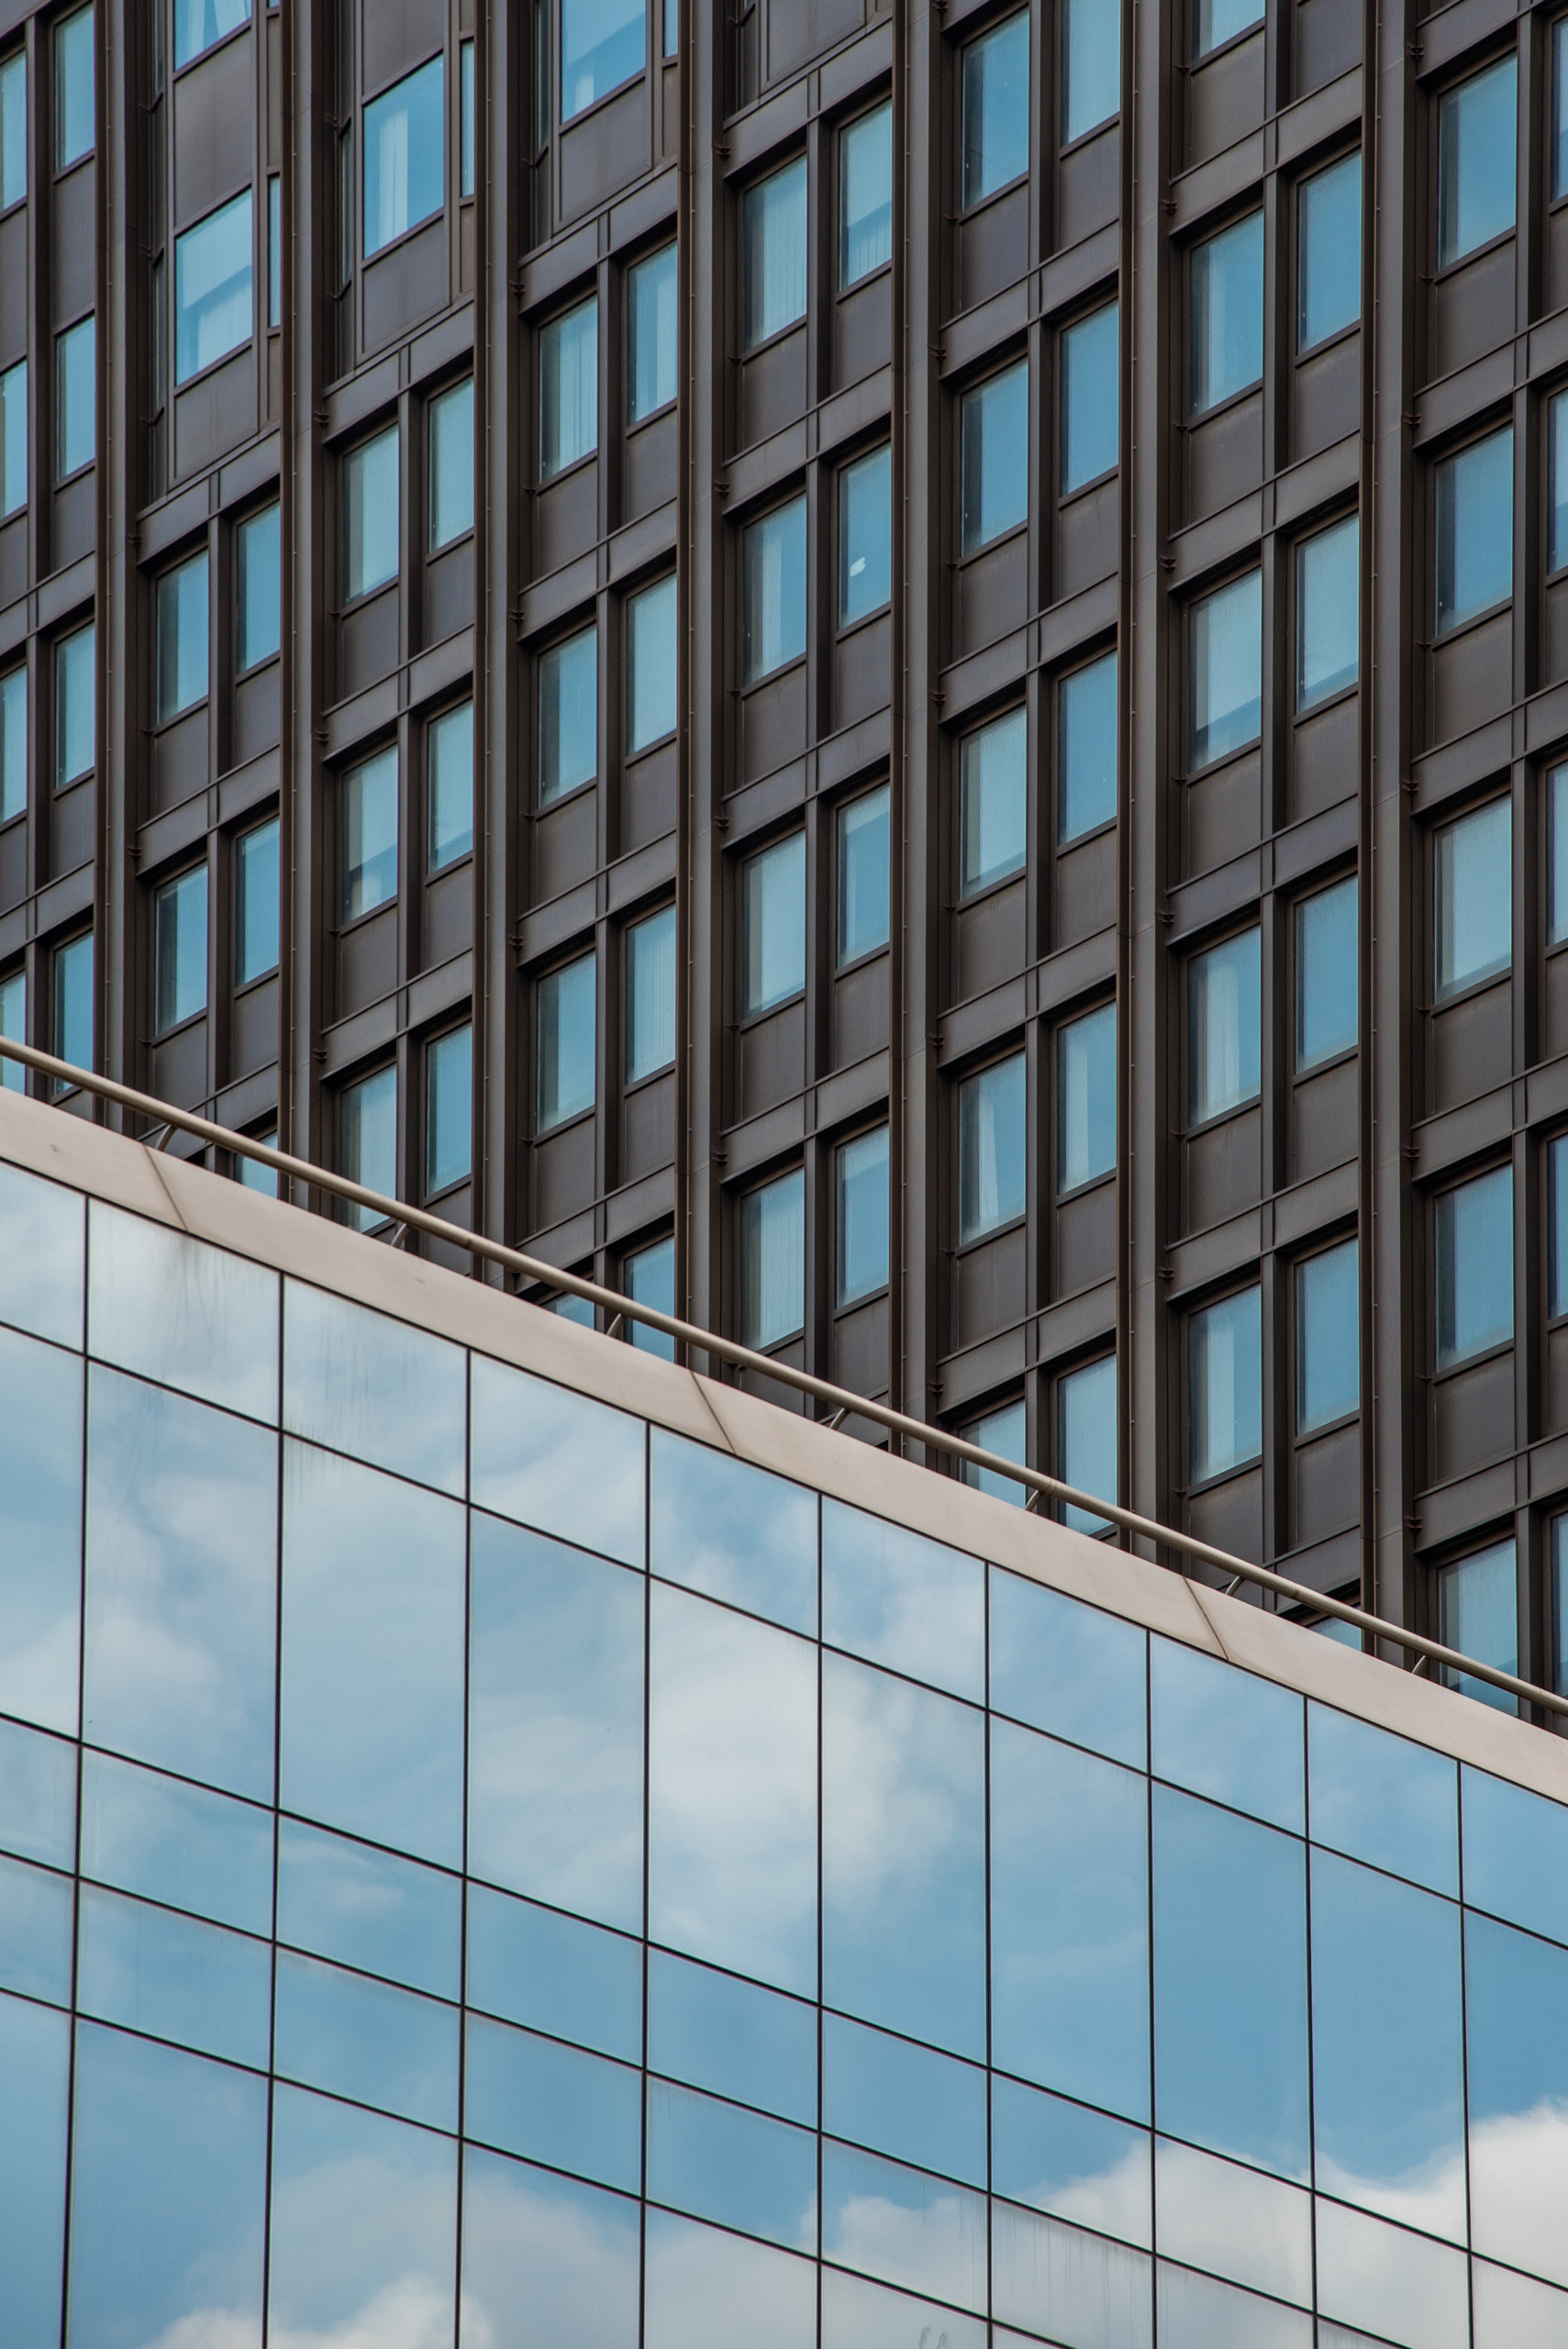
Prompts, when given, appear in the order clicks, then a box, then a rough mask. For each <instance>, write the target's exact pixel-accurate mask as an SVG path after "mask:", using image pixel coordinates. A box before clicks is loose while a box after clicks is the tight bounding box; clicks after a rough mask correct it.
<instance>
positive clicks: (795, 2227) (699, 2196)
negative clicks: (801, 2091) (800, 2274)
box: [648, 2081, 817, 2251]
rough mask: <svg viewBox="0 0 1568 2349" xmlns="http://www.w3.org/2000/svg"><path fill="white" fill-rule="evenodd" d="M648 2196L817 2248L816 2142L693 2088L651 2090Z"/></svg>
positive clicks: (656, 2084) (658, 2085) (798, 2246)
mask: <svg viewBox="0 0 1568 2349" xmlns="http://www.w3.org/2000/svg"><path fill="white" fill-rule="evenodd" d="M648 2192H649V2194H650V2195H651V2197H652V2198H653V2199H655V2200H656V2201H660V2202H671V2203H673V2204H674V2206H675V2208H676V2209H677V2210H687V2211H690V2212H691V2213H692V2215H693V2216H694V2217H695V2218H702V2219H714V2220H717V2221H718V2222H719V2224H720V2225H723V2226H729V2227H740V2228H743V2229H744V2230H745V2232H747V2233H748V2234H755V2235H765V2236H768V2237H769V2238H771V2240H772V2241H773V2242H774V2243H784V2244H786V2245H788V2246H790V2247H791V2248H793V2249H795V2250H797V2251H814V2250H815V2249H816V2240H815V2238H816V2232H817V2228H816V2219H817V2211H816V2202H817V2140H816V2138H815V2137H814V2136H812V2135H811V2134H810V2133H809V2132H807V2131H806V2130H804V2129H792V2128H790V2127H789V2126H788V2125H787V2123H785V2122H784V2121H768V2120H765V2119H764V2118H763V2116H762V2114H761V2113H760V2112H747V2111H745V2110H742V2108H741V2107H740V2105H735V2104H720V2103H719V2102H718V2101H717V2099H716V2098H714V2097H708V2096H698V2095H696V2094H695V2092H694V2091H693V2090H692V2089H691V2088H677V2087H669V2086H667V2085H666V2084H665V2083H664V2082H662V2081H651V2082H650V2084H649V2090H648Z"/></svg>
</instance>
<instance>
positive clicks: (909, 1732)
mask: <svg viewBox="0 0 1568 2349" xmlns="http://www.w3.org/2000/svg"><path fill="white" fill-rule="evenodd" d="M822 1702H823V1722H822V1778H823V1790H822V1966H823V1996H824V1998H826V1999H828V2001H829V2003H830V2004H832V2005H833V2006H836V2007H841V2008H843V2009H845V2010H846V2011H847V2012H848V2013H850V2014H854V2015H859V2016H861V2017H862V2018H863V2019H864V2020H865V2021H867V2022H877V2023H882V2024H884V2025H885V2027H886V2028H887V2029H888V2030H890V2031H901V2032H907V2033H909V2034H910V2036H912V2037H915V2038H918V2039H924V2040H928V2041H929V2042H931V2043H933V2044H935V2045H937V2046H939V2047H945V2048H948V2049H951V2052H952V2053H953V2054H958V2055H972V2056H975V2057H980V2058H984V2053H985V1928H984V1897H985V1736H984V1716H983V1715H982V1714H980V1713H978V1712H974V1711H972V1710H971V1709H969V1708H968V1707H967V1706H965V1705H960V1704H956V1703H955V1702H954V1701H953V1699H952V1698H949V1697H939V1696H936V1695H934V1694H932V1693H931V1691H929V1689H924V1688H917V1687H912V1686H911V1685H910V1684H909V1683H908V1682H907V1681H902V1680H895V1679H892V1678H890V1677H889V1676H888V1675H886V1674H885V1673H881V1672H875V1671H873V1670H871V1669H870V1668H869V1667H868V1666H867V1665H865V1664H852V1663H851V1662H850V1661H849V1660H848V1658H846V1657H843V1656H834V1655H829V1656H825V1657H824V1659H823V1687H822ZM825 2242H826V2237H825ZM922 2280H923V2279H922V2278H920V2277H903V2278H901V2277H889V2278H888V2281H889V2282H893V2283H897V2282H899V2281H906V2282H910V2283H915V2284H918V2283H920V2282H921V2281H922Z"/></svg>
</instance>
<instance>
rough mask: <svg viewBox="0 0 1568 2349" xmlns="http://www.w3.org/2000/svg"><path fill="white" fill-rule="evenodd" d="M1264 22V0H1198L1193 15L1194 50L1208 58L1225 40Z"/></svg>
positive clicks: (1232, 38)
mask: <svg viewBox="0 0 1568 2349" xmlns="http://www.w3.org/2000/svg"><path fill="white" fill-rule="evenodd" d="M1262 21H1263V0H1197V5H1196V7H1195V10H1194V14H1193V34H1194V39H1193V51H1194V54H1195V56H1197V57H1200V58H1201V57H1207V55H1208V54H1209V51H1210V50H1216V49H1220V48H1222V47H1223V46H1224V44H1225V43H1226V42H1227V41H1228V40H1234V39H1236V38H1237V35H1238V34H1240V33H1244V32H1247V31H1249V30H1250V29H1251V27H1252V26H1253V25H1261V24H1262Z"/></svg>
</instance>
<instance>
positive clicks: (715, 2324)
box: [642, 2210, 817, 2349]
mask: <svg viewBox="0 0 1568 2349" xmlns="http://www.w3.org/2000/svg"><path fill="white" fill-rule="evenodd" d="M645 2256H646V2261H647V2282H646V2292H647V2299H646V2302H645V2306H644V2311H643V2330H642V2343H643V2349H692V2344H693V2343H694V2342H697V2341H701V2340H703V2339H704V2338H706V2339H709V2340H711V2341H714V2342H716V2343H717V2342H720V2341H723V2342H729V2341H744V2342H746V2343H747V2344H748V2349H752V2345H753V2344H754V2349H814V2344H815V2343H816V2340H817V2269H816V2267H815V2266H813V2264H812V2262H811V2261H810V2260H808V2259H800V2258H797V2257H796V2256H795V2254H794V2253H792V2252H787V2251H775V2250H773V2248H772V2247H771V2246H770V2245H768V2244H766V2243H749V2242H748V2241H747V2240H746V2238H745V2237H744V2236H743V2235H731V2234H723V2233H721V2232H719V2231H718V2229H717V2228H716V2227H704V2226H699V2225H698V2224H697V2223H696V2221H695V2220H693V2219H677V2218H675V2217H673V2215H672V2214H670V2213H669V2212H667V2211H663V2210H650V2211H649V2213H648V2230H647V2251H646V2254H645Z"/></svg>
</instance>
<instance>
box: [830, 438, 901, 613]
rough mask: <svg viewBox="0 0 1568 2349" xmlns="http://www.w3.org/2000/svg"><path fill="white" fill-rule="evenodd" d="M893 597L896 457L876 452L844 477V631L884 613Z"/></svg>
mask: <svg viewBox="0 0 1568 2349" xmlns="http://www.w3.org/2000/svg"><path fill="white" fill-rule="evenodd" d="M892 592H893V454H892V451H891V450H890V449H876V450H873V451H872V454H871V455H870V456H869V457H862V458H861V459H860V460H859V461H858V462H856V463H855V464H852V465H846V466H844V468H843V469H842V471H841V472H840V475H839V626H840V628H851V627H852V626H853V625H854V623H855V622H856V621H857V620H862V619H864V618H866V616H867V615H868V614H869V613H871V612H878V611H881V610H882V608H883V607H884V605H885V604H886V603H887V601H888V598H889V596H891V594H892Z"/></svg>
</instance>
